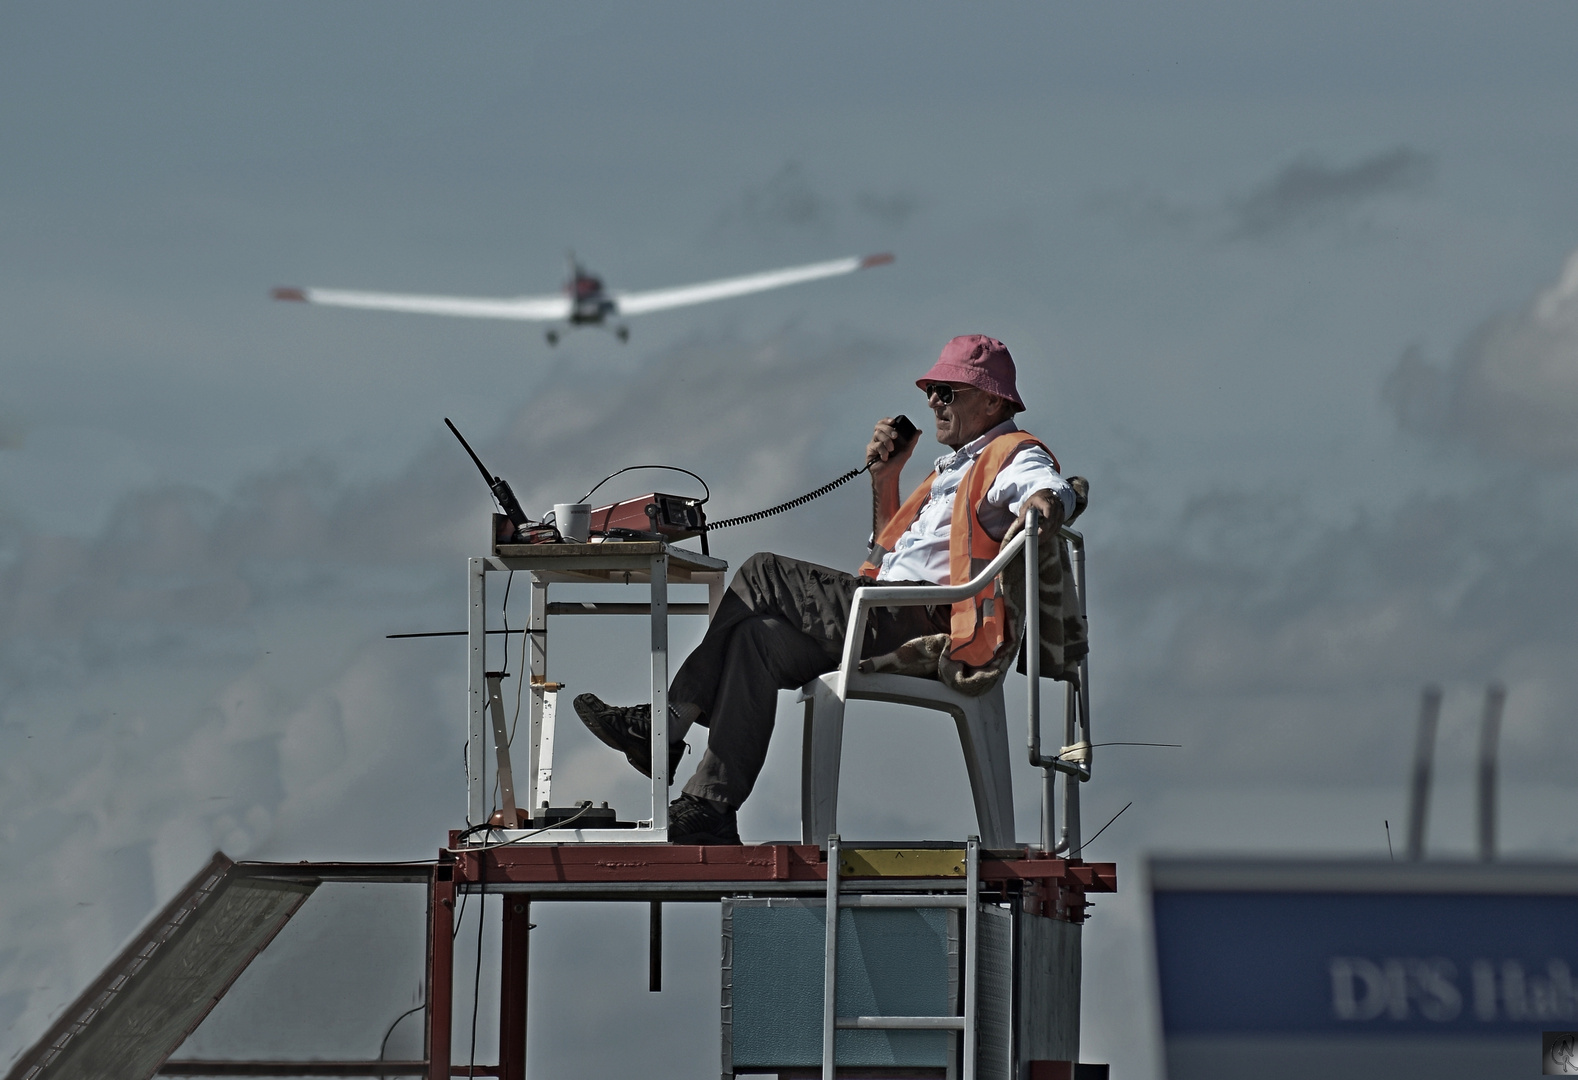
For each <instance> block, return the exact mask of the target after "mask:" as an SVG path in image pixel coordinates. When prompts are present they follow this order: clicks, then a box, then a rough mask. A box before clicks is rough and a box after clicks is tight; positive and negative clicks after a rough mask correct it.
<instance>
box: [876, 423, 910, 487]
mask: <svg viewBox="0 0 1578 1080" xmlns="http://www.w3.org/2000/svg"><path fill="white" fill-rule="evenodd" d="M919 442H920V437H919V434H918V433H917V434H916V435H913V436H911V437H910V441H909V443H908V444H902V443H900V442H899V433H898V429H897V428H895V427H894V426H893V418H892V417H891V416H887V417H883V418H882V419H881V420H878V421H877V428H876V430H875V431H874V432H872V435H871V441H870V442H869V443H867V444H866V464H867V465H869V466H871V479H872V480H873V481H882V480H887V479H888V478H889V477H890V476H891V478H892V482H893V483H897V482H898V477H899V470H900V469H902V468H904V463H905V462H906V461H908V460H909V459H910V455H911V454H913V453H914V452H915V446H916V444H917V443H919Z"/></svg>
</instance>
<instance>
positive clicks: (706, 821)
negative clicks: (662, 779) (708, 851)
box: [668, 795, 740, 844]
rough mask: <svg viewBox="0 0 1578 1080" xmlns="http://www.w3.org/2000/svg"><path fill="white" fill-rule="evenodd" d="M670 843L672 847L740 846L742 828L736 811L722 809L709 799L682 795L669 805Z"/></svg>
mask: <svg viewBox="0 0 1578 1080" xmlns="http://www.w3.org/2000/svg"><path fill="white" fill-rule="evenodd" d="M668 842H669V843H671V844H738V843H739V842H740V829H739V826H738V825H737V824H735V818H734V808H733V807H732V806H731V807H729V808H728V809H725V810H719V809H718V808H717V807H716V806H715V805H713V804H712V803H711V802H709V801H707V800H706V799H698V798H696V796H694V795H681V796H680V797H679V798H677V799H675V800H674V801H673V802H671V803H669V804H668Z"/></svg>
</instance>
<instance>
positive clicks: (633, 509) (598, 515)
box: [592, 492, 707, 540]
mask: <svg viewBox="0 0 1578 1080" xmlns="http://www.w3.org/2000/svg"><path fill="white" fill-rule="evenodd" d="M706 531H707V516H706V514H705V513H704V512H703V511H702V509H701V500H700V499H692V498H688V497H686V496H684V495H664V494H663V493H661V492H653V493H651V494H650V495H638V496H636V497H635V498H634V499H626V500H625V501H624V502H616V503H610V504H609V505H607V506H599V507H598V508H597V509H595V510H593V511H592V535H593V536H604V537H615V538H617V537H623V538H626V539H651V540H688V539H690V538H691V537H692V536H703V535H704V534H705V533H706Z"/></svg>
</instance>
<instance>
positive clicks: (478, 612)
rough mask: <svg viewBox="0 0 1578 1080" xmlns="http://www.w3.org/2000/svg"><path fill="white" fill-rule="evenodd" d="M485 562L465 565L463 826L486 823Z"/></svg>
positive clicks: (486, 655)
mask: <svg viewBox="0 0 1578 1080" xmlns="http://www.w3.org/2000/svg"><path fill="white" fill-rule="evenodd" d="M487 566H488V564H487V560H486V559H469V560H467V562H466V577H467V588H466V676H467V685H466V824H467V825H480V824H482V823H483V822H485V821H487V820H488V785H487V784H485V783H484V782H483V780H482V777H483V774H484V773H485V772H486V769H487V760H486V759H487V734H486V732H487V711H488V687H487V677H488V652H487V650H488V634H487V607H486V604H487V580H488V570H487Z"/></svg>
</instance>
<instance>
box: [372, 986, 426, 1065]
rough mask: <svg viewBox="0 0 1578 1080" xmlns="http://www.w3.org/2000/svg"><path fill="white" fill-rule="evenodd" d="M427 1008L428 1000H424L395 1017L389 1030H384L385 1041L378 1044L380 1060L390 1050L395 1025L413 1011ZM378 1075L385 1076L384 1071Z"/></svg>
mask: <svg viewBox="0 0 1578 1080" xmlns="http://www.w3.org/2000/svg"><path fill="white" fill-rule="evenodd" d="M425 1008H427V1002H425V1001H424V1002H422V1004H420V1005H417V1006H415V1007H414V1008H410V1009H407V1010H406V1011H405V1012H403V1013H401V1014H400V1015H399V1016H397V1017H395V1018H394V1023H393V1024H390V1025H389V1030H388V1031H386V1032H384V1041H383V1042H381V1043H379V1044H378V1060H379V1061H382V1060H383V1059H384V1054H385V1053H387V1052H388V1050H389V1036H391V1035H393V1034H394V1029H395V1026H396V1025H397V1024H399V1023H400V1021H402V1020H404V1019H405V1018H406V1017H408V1016H410V1015H411V1014H412V1013H414V1012H421V1011H422V1010H423V1009H425ZM378 1075H379V1077H380V1078H382V1077H384V1074H383V1073H379V1074H378Z"/></svg>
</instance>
